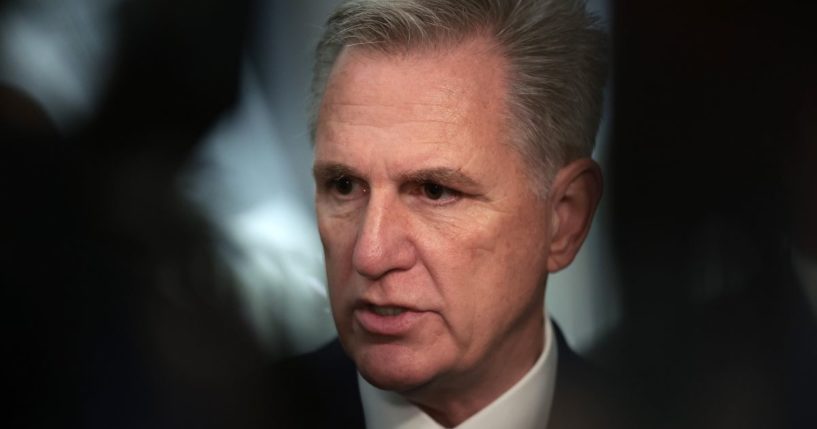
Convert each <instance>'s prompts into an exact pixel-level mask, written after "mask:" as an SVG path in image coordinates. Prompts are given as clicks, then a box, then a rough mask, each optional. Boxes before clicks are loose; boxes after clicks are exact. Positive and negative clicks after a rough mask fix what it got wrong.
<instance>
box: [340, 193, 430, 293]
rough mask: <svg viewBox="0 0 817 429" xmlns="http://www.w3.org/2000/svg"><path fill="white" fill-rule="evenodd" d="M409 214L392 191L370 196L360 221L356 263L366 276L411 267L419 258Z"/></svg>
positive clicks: (375, 277) (355, 251) (355, 256)
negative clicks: (390, 194)
mask: <svg viewBox="0 0 817 429" xmlns="http://www.w3.org/2000/svg"><path fill="white" fill-rule="evenodd" d="M409 220H410V219H409V217H408V214H407V213H405V212H404V210H403V208H402V207H401V206H400V203H399V200H397V199H396V198H395V197H392V196H389V195H380V196H376V195H372V196H371V197H370V198H369V201H368V204H367V207H366V211H365V214H364V216H363V221H362V222H361V223H360V224H359V227H358V228H359V229H358V232H357V238H356V241H355V248H354V253H353V255H352V264H353V266H354V268H355V270H356V271H357V272H358V273H360V274H361V275H362V276H364V277H366V278H368V279H372V280H376V279H378V278H380V277H383V276H384V275H386V274H388V273H390V272H392V271H400V270H407V269H409V268H411V267H412V266H413V265H414V264H415V262H416V257H417V255H416V249H415V248H414V244H413V243H412V240H411V239H410V222H409Z"/></svg>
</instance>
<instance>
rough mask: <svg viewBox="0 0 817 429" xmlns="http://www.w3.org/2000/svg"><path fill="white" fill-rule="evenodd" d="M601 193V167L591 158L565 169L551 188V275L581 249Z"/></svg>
mask: <svg viewBox="0 0 817 429" xmlns="http://www.w3.org/2000/svg"><path fill="white" fill-rule="evenodd" d="M601 193H602V177H601V168H599V165H598V164H596V162H595V161H593V160H592V159H590V158H582V159H577V160H575V161H573V162H571V163H569V164H567V165H566V166H564V167H562V168H561V169H560V170H559V172H558V173H556V177H555V178H554V179H553V182H552V184H551V188H550V195H549V199H550V208H551V210H552V213H551V225H550V228H551V234H550V252H549V255H548V260H547V269H548V272H551V273H554V272H556V271H559V270H561V269H563V268H565V267H567V266H568V265H570V263H571V262H573V258H575V257H576V253H578V252H579V248H580V247H581V246H582V243H583V242H584V239H585V238H586V237H587V233H588V232H589V231H590V224H591V223H592V221H593V215H594V214H595V213H596V207H598V204H599V200H600V199H601Z"/></svg>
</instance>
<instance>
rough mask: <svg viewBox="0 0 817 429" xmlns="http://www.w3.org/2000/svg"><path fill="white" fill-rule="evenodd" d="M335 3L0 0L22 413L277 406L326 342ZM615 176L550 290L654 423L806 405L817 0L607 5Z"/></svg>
mask: <svg viewBox="0 0 817 429" xmlns="http://www.w3.org/2000/svg"><path fill="white" fill-rule="evenodd" d="M337 3H338V2H337V1H336V0H332V1H329V0H327V1H310V2H285V1H263V2H262V1H253V0H233V1H226V0H199V1H195V2H194V1H190V0H176V1H160V0H140V1H135V0H16V1H14V0H6V1H3V2H0V139H2V144H3V147H4V148H6V149H7V150H6V151H5V152H4V154H3V156H2V157H1V159H2V170H3V182H2V187H3V188H2V189H3V191H4V192H3V195H4V197H5V201H6V202H7V204H5V205H4V206H5V210H4V217H6V218H7V220H6V221H5V222H4V227H5V232H4V236H5V237H7V238H6V239H5V240H4V243H5V244H6V245H5V246H3V247H4V251H3V262H4V265H5V268H4V269H3V270H2V274H0V275H2V279H3V286H4V287H3V289H4V292H3V299H2V303H3V304H2V305H3V312H2V313H3V317H4V318H5V323H4V326H5V327H6V329H8V332H7V333H6V335H5V336H4V338H6V344H5V350H6V353H5V355H6V358H7V360H8V362H7V363H6V365H5V372H6V376H5V378H6V379H7V380H9V387H10V388H9V391H11V392H14V394H13V395H12V396H13V399H12V400H11V402H10V403H9V404H8V405H9V409H10V410H12V412H11V413H9V414H8V415H7V419H8V420H9V421H10V423H11V424H14V425H15V426H23V427H92V428H96V427H105V428H110V427H124V428H129V427H133V428H143V427H174V428H175V427H248V428H249V427H253V428H255V427H259V428H260V427H275V421H276V413H277V412H285V410H275V407H274V405H273V406H271V405H270V404H269V403H267V402H265V398H268V397H269V396H268V395H269V392H268V390H269V388H270V387H269V385H270V384H274V376H273V375H271V374H270V373H269V368H270V365H271V364H272V363H273V362H275V361H276V360H278V359H281V358H284V357H287V356H292V355H295V354H300V353H304V352H307V351H310V350H313V349H315V348H317V347H318V346H320V345H321V344H323V343H325V342H326V341H328V340H330V339H331V338H332V337H333V336H334V328H333V325H332V321H331V315H330V313H329V310H328V305H327V302H326V293H325V274H324V271H323V257H322V252H321V247H320V241H319V239H318V236H317V232H316V230H315V227H314V213H313V207H312V196H313V192H314V191H313V184H312V178H311V174H310V169H311V147H310V144H309V134H308V131H307V102H308V89H309V87H308V86H309V81H310V79H311V63H312V52H313V48H314V45H315V43H316V41H317V38H318V37H319V35H320V32H321V30H322V24H323V22H324V20H325V19H326V17H327V16H328V14H329V13H330V11H331V10H332V8H333V7H334V5H335V4H337ZM588 7H589V8H590V9H592V10H594V11H595V12H596V13H597V14H599V15H600V16H601V17H602V18H603V20H604V22H605V25H606V27H607V28H608V30H609V31H610V33H611V37H612V41H613V44H612V51H611V53H612V75H611V79H610V84H609V85H608V89H607V99H606V106H605V116H604V120H603V123H602V127H601V131H600V133H599V136H598V140H597V150H596V153H595V157H596V159H597V160H598V161H599V162H600V163H601V165H602V168H603V170H604V171H605V179H606V190H605V197H604V199H603V202H602V205H601V208H600V212H599V213H598V215H597V217H596V219H595V225H594V227H593V230H592V232H591V235H590V237H589V239H588V241H587V243H586V244H585V246H584V248H583V250H582V252H581V253H580V255H579V257H578V258H577V260H576V261H575V262H574V264H573V265H572V266H571V267H570V268H569V269H568V270H565V271H564V272H561V273H559V274H557V275H555V276H553V277H552V278H551V279H550V281H549V285H548V297H547V306H548V309H549V312H550V314H551V316H552V317H553V318H554V319H555V320H556V321H557V323H559V325H560V326H561V328H562V329H563V331H564V332H565V335H566V337H567V339H568V342H569V343H570V344H571V345H572V346H573V347H574V348H575V349H576V350H577V351H578V352H579V353H580V354H582V355H583V356H585V357H586V358H587V359H589V360H590V361H592V362H593V363H595V364H597V365H598V366H600V367H603V368H606V369H608V370H610V371H611V372H613V373H615V374H617V375H618V376H619V377H620V378H621V379H622V380H625V382H626V384H627V385H628V386H629V387H630V390H631V391H632V392H633V394H634V395H635V396H636V397H637V398H639V401H643V402H641V403H643V404H644V405H643V407H642V408H643V411H644V415H645V426H644V427H667V428H676V427H696V428H699V427H719V428H723V427H742V428H743V427H764V428H768V427H792V428H794V427H797V428H800V427H802V428H805V427H815V425H817V415H815V411H814V409H813V408H814V407H812V406H811V405H810V404H812V403H813V402H814V400H816V399H817V370H816V369H815V365H817V364H815V362H817V346H815V345H816V344H817V322H815V315H816V314H817V225H815V219H817V173H815V166H817V126H815V124H817V102H816V101H817V84H815V79H814V76H817V55H816V54H817V46H815V43H814V41H815V40H817V38H815V35H817V34H815V33H816V31H815V29H814V25H813V20H814V18H815V16H817V15H815V12H817V11H815V7H814V6H812V5H809V4H806V3H796V2H791V3H785V2H784V3H781V2H771V1H760V0H742V1H739V0H718V1H704V0H693V1H687V2H682V3H679V4H672V3H670V2H655V1H647V0H611V1H606V0H594V1H590V2H589V3H588Z"/></svg>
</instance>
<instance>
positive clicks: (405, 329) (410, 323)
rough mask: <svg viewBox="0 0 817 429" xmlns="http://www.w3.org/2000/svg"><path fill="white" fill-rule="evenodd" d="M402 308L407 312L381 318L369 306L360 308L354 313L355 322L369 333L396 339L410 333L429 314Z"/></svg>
mask: <svg viewBox="0 0 817 429" xmlns="http://www.w3.org/2000/svg"><path fill="white" fill-rule="evenodd" d="M401 308H403V309H404V310H405V311H403V312H402V313H400V314H398V315H395V316H381V315H379V314H377V313H375V312H374V311H372V309H371V307H370V306H368V305H367V306H359V307H358V308H356V309H355V312H354V315H355V320H356V321H357V323H358V325H360V327H361V328H363V330H364V331H366V332H367V333H370V334H374V335H384V336H391V337H396V336H401V335H406V334H407V333H409V331H411V330H412V329H413V328H414V327H415V326H416V325H417V324H418V323H420V322H421V321H422V319H423V318H424V317H425V316H426V315H427V314H428V312H427V311H417V310H414V309H410V308H405V307H401Z"/></svg>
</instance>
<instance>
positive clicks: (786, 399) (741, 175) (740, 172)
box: [611, 0, 817, 428]
mask: <svg viewBox="0 0 817 429" xmlns="http://www.w3.org/2000/svg"><path fill="white" fill-rule="evenodd" d="M815 17H817V9H815V6H814V3H813V2H799V3H795V2H770V1H756V0H750V1H728V0H722V1H702V0H694V1H685V2H672V3H670V2H654V1H645V0H622V1H619V2H616V3H615V22H614V34H615V46H616V48H615V72H614V74H615V90H614V92H615V97H614V99H615V102H614V111H615V115H614V116H615V118H614V127H613V133H612V135H613V156H612V165H613V171H612V172H611V173H612V178H611V183H612V186H611V188H612V189H611V194H612V195H611V198H612V199H613V201H614V204H613V205H614V207H615V208H614V240H615V242H614V245H615V249H616V250H615V255H616V257H617V260H618V264H619V267H620V270H621V274H622V279H621V282H622V285H623V287H624V288H625V295H624V305H625V308H624V311H623V313H624V315H625V320H624V324H623V325H624V332H625V335H624V337H623V338H624V340H623V341H622V342H621V343H618V344H620V348H616V349H615V351H613V355H615V356H617V358H618V359H619V364H620V365H621V366H622V368H625V371H627V373H628V374H629V377H630V380H632V384H633V385H634V386H635V387H637V388H638V389H639V390H641V391H642V392H643V393H645V394H646V395H645V396H646V397H648V398H652V400H650V401H646V402H645V403H644V407H643V408H644V410H645V411H647V412H648V413H649V414H650V416H651V418H652V423H651V424H650V425H649V426H650V427H665V428H686V427H690V428H738V427H739V428H771V427H774V428H814V427H817V414H815V409H817V407H815V406H814V404H815V403H817V402H815V401H817V378H815V373H817V355H816V354H815V344H817V329H816V328H815V326H817V324H815V317H814V314H815V310H817V308H814V307H813V306H812V305H809V301H808V299H807V293H806V291H807V290H808V289H807V287H806V285H805V283H807V282H810V283H811V286H809V287H814V281H815V279H814V277H811V278H810V279H806V278H805V277H806V276H805V275H802V274H801V272H804V271H807V270H805V269H798V268H796V261H800V260H808V261H810V262H809V263H810V264H811V265H810V266H811V267H814V261H815V260H817V258H815V255H816V254H815V252H814V249H815V247H814V244H815V239H814V237H815V235H814V231H815V229H814V227H815V224H814V222H815V219H817V217H816V216H815V215H817V212H816V211H815V210H814V201H815V200H817V199H816V197H817V194H815V193H814V189H817V177H815V175H814V173H813V172H814V167H815V166H817V163H816V162H815V161H817V159H815V152H814V151H815V149H814V147H815V143H817V142H815V140H814V135H813V134H811V135H810V136H808V133H805V132H804V131H808V130H811V132H812V133H813V124H814V123H815V121H817V117H815V116H814V111H813V106H814V101H815V99H814V97H815V92H814V76H815V70H817V69H815V68H814V65H815V53H817V49H815V44H814V41H815V40H817V38H815V35H817V34H815V33H816V32H815V26H814V25H813V21H814V19H815ZM807 108H811V109H812V110H808V109H807ZM800 265H804V264H800ZM811 275H812V276H813V274H811Z"/></svg>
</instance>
